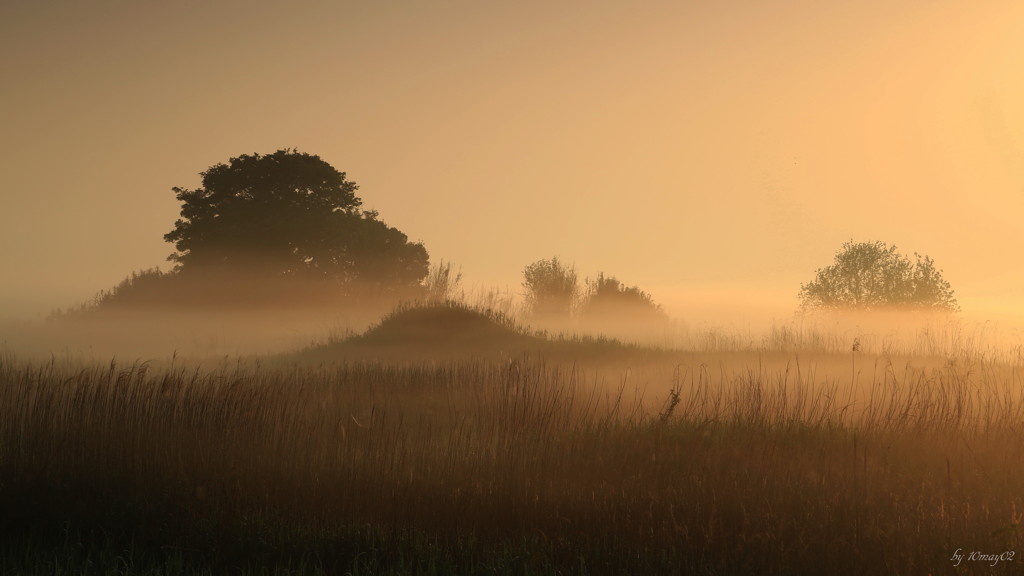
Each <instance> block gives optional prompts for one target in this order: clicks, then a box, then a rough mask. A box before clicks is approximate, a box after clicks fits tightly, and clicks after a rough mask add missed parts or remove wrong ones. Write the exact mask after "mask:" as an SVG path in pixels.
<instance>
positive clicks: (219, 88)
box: [0, 0, 1024, 316]
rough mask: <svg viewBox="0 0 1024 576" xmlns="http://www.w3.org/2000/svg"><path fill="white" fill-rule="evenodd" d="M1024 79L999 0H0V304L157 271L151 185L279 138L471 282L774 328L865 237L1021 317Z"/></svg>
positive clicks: (970, 303) (35, 307) (37, 302)
mask: <svg viewBox="0 0 1024 576" xmlns="http://www.w3.org/2000/svg"><path fill="white" fill-rule="evenodd" d="M1022 62H1024V3H1020V2H1017V1H1013V0H1006V1H989V0H975V1H966V0H964V1H944V0H927V1H926V0H919V1H910V0H884V1H880V0H861V1H853V0H771V1H768V0H763V1H762V0H756V1H755V0H745V1H739V0H724V1H716V2H676V1H672V2H668V1H666V2H644V1H631V2H626V1H604V2H594V1H558V2H552V1H520V2H478V1H468V0H467V1H432V0H425V1H422V2H397V1H381V2H333V1H332V2H328V1H299V2H291V3H285V2H264V1H247V2H192V1H183V2H174V3H170V2H167V3H155V2H145V3H143V2H129V1H99V2H74V1H65V2H57V1H54V2H21V1H15V2H5V3H3V4H2V6H0V73H2V78H3V81H2V83H0V98H2V103H3V106H2V108H0V130H2V132H3V138H2V139H0V146H2V147H3V151H2V152H3V153H2V156H0V157H2V158H3V170H0V194H2V199H3V209H2V210H0V246H2V248H0V250H2V252H0V255H2V256H0V265H2V268H3V271H4V272H3V276H4V282H3V283H2V285H0V303H2V305H0V313H7V314H10V313H35V314H38V313H45V312H46V311H48V310H50V309H52V308H54V307H57V306H67V305H69V304H74V303H76V302H81V301H83V300H85V299H86V298H88V297H89V296H90V295H92V294H93V293H95V292H96V291H97V290H100V289H102V288H109V287H111V286H113V285H114V284H116V283H117V282H118V281H119V280H120V279H122V278H123V277H124V276H126V275H127V274H128V273H130V272H131V271H133V270H138V269H142V268H149V267H152V266H156V265H163V266H164V267H165V268H166V267H167V263H166V262H165V261H164V259H165V257H166V256H167V255H168V254H169V253H170V252H171V251H172V247H171V246H170V245H169V244H166V243H164V242H163V239H162V237H163V234H164V233H166V232H168V231H169V230H170V229H171V228H172V227H173V224H174V220H175V219H176V218H177V216H178V209H179V206H178V203H177V201H176V200H175V199H174V194H173V192H172V191H171V187H172V186H184V187H195V186H197V185H198V184H199V175H198V173H199V172H201V171H202V170H205V169H206V168H208V167H209V166H211V165H213V164H216V163H219V162H224V161H226V160H227V159H228V158H230V157H232V156H238V155H240V154H248V153H253V152H259V153H270V152H273V151H275V150H277V149H280V148H285V147H294V148H298V149H300V150H302V151H305V152H310V153H314V154H318V155H320V156H321V157H322V158H323V159H324V160H326V161H327V162H329V163H331V164H332V165H334V166H335V167H336V168H338V169H339V170H342V171H345V172H347V174H348V176H349V178H350V179H352V180H355V181H356V182H358V183H359V185H360V191H359V194H360V196H361V197H362V198H363V200H364V205H365V207H367V208H373V209H377V210H379V212H380V214H381V217H382V219H383V220H385V221H386V222H388V223H389V224H391V225H393V226H396V227H398V228H400V229H401V230H402V231H404V232H405V233H407V234H408V235H409V236H410V238H411V239H413V240H419V241H422V242H424V243H425V245H426V247H427V249H428V250H429V252H430V254H431V257H432V259H434V260H437V259H439V258H444V259H445V260H449V261H452V262H454V263H456V264H457V265H461V266H462V270H463V272H464V275H465V279H466V280H465V281H466V283H467V284H468V285H470V286H472V285H474V284H479V285H485V286H498V287H508V288H509V289H511V290H513V291H517V290H519V283H520V282H521V271H522V268H523V267H524V266H525V265H526V264H528V263H530V262H532V261H534V260H537V259H540V258H547V257H551V256H555V255H557V256H559V257H561V258H562V259H563V260H567V261H571V262H575V264H576V266H577V269H578V271H579V273H580V276H581V277H583V276H591V277H593V276H594V275H596V273H597V272H599V271H603V272H605V273H606V274H611V275H614V276H617V277H619V278H620V279H621V280H623V281H624V282H626V283H627V284H631V285H632V284H637V285H639V286H640V287H641V288H643V289H645V290H647V291H648V292H651V293H652V294H653V295H654V296H655V299H656V300H658V301H660V302H663V303H664V304H665V305H666V308H668V309H669V311H670V312H672V313H674V314H675V315H677V316H686V315H688V314H696V313H697V312H698V311H700V310H704V311H706V310H709V309H712V308H714V306H718V307H726V308H733V309H736V310H745V309H747V308H751V307H763V308H764V309H765V310H771V311H772V312H771V313H773V314H774V313H785V311H789V310H792V309H793V308H795V306H796V304H797V300H796V293H797V291H798V290H799V287H800V283H801V282H807V281H809V280H811V279H812V278H813V274H814V271H815V269H817V268H819V267H822V266H826V265H828V264H830V263H831V261H832V257H833V256H834V254H835V252H836V250H837V249H838V248H839V247H840V245H841V244H842V243H843V242H844V241H847V240H850V239H855V240H876V239H877V240H882V241H885V242H888V243H893V244H896V245H897V246H898V247H899V248H900V249H901V251H903V252H905V253H907V254H912V253H913V252H921V253H923V254H928V255H930V256H931V257H933V258H934V259H935V262H936V264H937V266H938V267H939V268H941V269H943V270H944V275H945V277H946V279H947V280H949V281H950V282H951V283H952V284H953V287H954V289H955V290H956V291H957V295H958V297H959V299H960V302H961V305H962V306H963V308H964V309H965V312H977V313H988V312H993V313H994V312H999V311H1004V312H1014V313H1021V312H1024V270H1022V266H1021V264H1020V256H1019V255H1020V254H1021V253H1022V252H1024V250H1022V249H1024V229H1022V226H1021V222H1022V216H1024V67H1022V65H1021V63H1022ZM778 311H781V312H778Z"/></svg>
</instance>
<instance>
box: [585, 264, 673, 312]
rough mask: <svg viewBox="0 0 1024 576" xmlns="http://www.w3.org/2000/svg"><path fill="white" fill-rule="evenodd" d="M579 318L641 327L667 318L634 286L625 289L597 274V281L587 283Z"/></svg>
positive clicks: (613, 278)
mask: <svg viewBox="0 0 1024 576" xmlns="http://www.w3.org/2000/svg"><path fill="white" fill-rule="evenodd" d="M582 312H583V317H584V318H586V319H588V320H594V321H603V322H612V321H614V322H626V323H630V324H645V323H650V322H655V321H656V322H660V321H664V320H666V319H667V316H666V315H665V313H664V311H662V309H661V306H659V305H658V304H655V303H654V299H653V298H652V297H651V295H650V294H648V293H647V292H644V291H642V290H640V288H638V287H636V286H631V287H628V288H627V287H626V285H625V284H623V283H622V282H620V281H619V280H618V279H617V278H615V277H613V276H605V275H604V273H603V272H599V273H598V275H597V279H596V280H594V281H592V282H591V281H587V298H586V301H585V302H584V304H583V310H582Z"/></svg>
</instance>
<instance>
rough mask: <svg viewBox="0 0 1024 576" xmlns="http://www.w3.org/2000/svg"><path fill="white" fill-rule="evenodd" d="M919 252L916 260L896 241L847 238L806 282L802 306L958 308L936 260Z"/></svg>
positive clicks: (810, 307) (806, 307) (802, 292)
mask: <svg viewBox="0 0 1024 576" xmlns="http://www.w3.org/2000/svg"><path fill="white" fill-rule="evenodd" d="M914 257H915V259H916V261H915V262H911V261H910V259H909V258H907V257H906V256H904V255H902V254H900V253H899V251H898V250H897V249H896V246H886V245H885V244H884V243H882V242H877V241H876V242H853V241H849V242H846V243H845V244H843V246H842V248H841V249H840V250H839V252H837V253H836V257H835V263H834V264H832V265H831V266H827V267H825V268H821V269H819V270H818V271H817V274H816V276H815V279H814V280H813V281H812V282H809V283H807V284H802V285H801V286H800V294H799V297H800V302H801V306H802V307H803V308H805V309H816V308H857V309H876V308H895V307H904V308H925V309H934V310H946V311H956V310H958V309H959V306H958V305H957V302H956V298H955V297H954V296H953V290H952V288H951V287H950V284H949V282H947V281H946V280H945V279H943V278H942V271H941V270H937V269H936V268H935V262H934V261H933V260H932V259H931V258H929V257H927V256H921V255H920V254H917V253H915V254H914Z"/></svg>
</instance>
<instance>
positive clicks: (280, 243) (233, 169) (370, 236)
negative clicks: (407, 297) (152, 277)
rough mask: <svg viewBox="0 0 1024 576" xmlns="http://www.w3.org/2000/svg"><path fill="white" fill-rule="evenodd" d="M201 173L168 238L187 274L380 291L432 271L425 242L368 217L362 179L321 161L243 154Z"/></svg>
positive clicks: (283, 153) (183, 194)
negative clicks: (311, 281) (240, 274)
mask: <svg viewBox="0 0 1024 576" xmlns="http://www.w3.org/2000/svg"><path fill="white" fill-rule="evenodd" d="M201 175H202V178H203V181H202V186H201V187H199V188H196V189H195V190H188V189H184V188H174V192H175V193H176V195H177V198H178V200H180V201H181V202H182V208H181V219H179V220H178V221H177V222H175V225H174V230H172V231H171V232H169V233H167V234H166V235H165V236H164V239H165V240H167V241H168V242H173V243H174V245H175V247H176V248H177V252H176V253H174V254H172V255H171V256H170V257H169V258H168V259H169V260H172V261H174V262H175V263H176V264H177V268H176V270H177V271H179V272H182V273H186V274H187V273H192V272H194V271H196V272H200V271H209V270H216V271H220V272H223V271H239V270H241V271H244V272H245V273H246V274H253V273H255V274H257V276H262V277H265V278H274V277H282V276H284V277H293V278H315V279H323V280H332V281H335V282H339V283H343V284H354V283H360V284H362V285H373V286H413V285H417V284H418V283H419V282H420V281H421V280H422V279H423V278H424V277H425V276H426V274H427V268H428V261H427V251H426V249H425V248H424V247H423V245H422V244H419V243H410V242H409V241H408V238H407V237H406V235H405V234H403V233H402V232H401V231H399V230H397V229H395V228H392V227H390V226H388V225H386V224H385V223H383V222H381V221H380V220H378V219H377V213H376V212H371V211H361V210H359V207H360V205H361V204H362V201H361V200H360V199H359V197H357V196H356V194H355V191H356V189H357V188H358V187H357V185H356V184H355V182H351V181H349V180H346V178H345V173H344V172H339V171H338V170H336V169H335V168H334V167H333V166H331V165H330V164H328V163H327V162H325V161H323V160H321V159H320V158H319V157H318V156H313V155H310V154H305V153H300V152H298V151H294V150H279V151H277V152H275V153H273V154H270V155H263V156H261V155H259V154H253V155H251V156H248V155H242V156H239V157H237V158H232V159H230V160H229V161H228V163H227V164H217V165H215V166H211V167H210V168H209V169H208V170H206V171H205V172H202V173H201Z"/></svg>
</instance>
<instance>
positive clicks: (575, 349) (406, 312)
mask: <svg viewBox="0 0 1024 576" xmlns="http://www.w3.org/2000/svg"><path fill="white" fill-rule="evenodd" d="M650 353H656V351H653V350H649V349H644V348H640V347H637V346H632V345H627V344H623V343H621V342H618V341H616V340H611V339H607V338H592V337H572V338H567V337H563V336H560V337H558V338H554V339H552V338H548V337H547V335H546V334H541V333H537V334H531V333H530V332H529V330H528V329H526V328H524V327H522V326H520V325H519V324H517V323H516V322H515V321H514V320H512V319H511V318H509V317H508V316H506V315H504V314H501V313H498V312H494V311H493V310H486V309H478V308H474V307H472V306H468V305H466V304H463V303H461V302H454V301H446V302H438V303H430V304H416V305H404V306H399V307H398V308H397V309H396V310H394V311H393V312H391V313H390V314H388V315H387V316H385V317H384V318H383V319H381V321H380V322H379V323H378V324H376V325H375V326H372V327H370V329H368V330H367V331H366V332H364V333H363V334H360V335H357V336H352V337H350V338H346V339H344V340H341V341H338V342H333V343H330V344H328V345H326V346H322V347H318V348H313V349H310V350H306V351H304V352H302V353H300V354H299V355H298V359H300V360H313V361H325V360H327V361H330V360H341V359H356V360H364V359H373V360H417V361H418V360H449V359H460V358H470V357H472V358H481V359H483V358H501V357H510V356H518V355H522V354H531V355H542V356H545V357H548V358H553V359H566V360H570V361H575V360H593V359H605V360H607V359H612V358H614V359H619V360H622V359H626V358H627V357H629V358H631V357H634V356H637V355H641V356H643V355H648V354H650Z"/></svg>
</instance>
